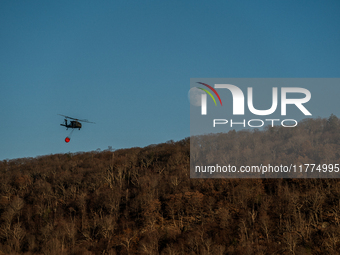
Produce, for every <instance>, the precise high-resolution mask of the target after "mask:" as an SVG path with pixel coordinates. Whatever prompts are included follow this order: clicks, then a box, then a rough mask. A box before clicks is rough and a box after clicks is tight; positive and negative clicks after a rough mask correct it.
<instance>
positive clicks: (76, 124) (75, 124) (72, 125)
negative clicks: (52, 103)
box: [58, 114, 95, 143]
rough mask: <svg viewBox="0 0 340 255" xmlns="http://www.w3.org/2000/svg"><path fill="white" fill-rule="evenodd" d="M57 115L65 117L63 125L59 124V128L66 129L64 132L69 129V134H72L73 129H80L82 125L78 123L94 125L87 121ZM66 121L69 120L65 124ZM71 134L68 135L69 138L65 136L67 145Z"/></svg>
mask: <svg viewBox="0 0 340 255" xmlns="http://www.w3.org/2000/svg"><path fill="white" fill-rule="evenodd" d="M58 115H60V116H63V117H65V119H64V121H65V123H63V124H60V126H64V127H66V130H68V129H69V128H72V132H71V134H72V133H73V130H74V129H75V128H78V129H79V130H80V129H81V127H82V125H81V123H80V122H87V123H93V124H95V123H94V122H91V121H88V120H80V119H76V118H72V117H69V116H65V115H62V114H58ZM67 119H70V123H67ZM71 134H69V136H67V137H66V138H65V142H66V143H68V142H69V141H70V140H71V138H70V137H71Z"/></svg>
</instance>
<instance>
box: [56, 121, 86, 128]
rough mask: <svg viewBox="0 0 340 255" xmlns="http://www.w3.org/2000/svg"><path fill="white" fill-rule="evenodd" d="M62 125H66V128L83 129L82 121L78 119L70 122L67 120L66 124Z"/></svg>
mask: <svg viewBox="0 0 340 255" xmlns="http://www.w3.org/2000/svg"><path fill="white" fill-rule="evenodd" d="M60 126H64V127H66V129H69V128H78V129H79V130H80V129H81V123H80V122H79V121H76V120H72V121H70V123H69V124H68V123H67V120H65V124H60Z"/></svg>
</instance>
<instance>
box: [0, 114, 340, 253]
mask: <svg viewBox="0 0 340 255" xmlns="http://www.w3.org/2000/svg"><path fill="white" fill-rule="evenodd" d="M274 131H275V132H274ZM294 132H296V133H294ZM295 134H299V135H297V136H295ZM302 134H304V135H302ZM339 134H340V126H339V120H338V118H337V117H335V116H334V115H332V116H331V117H330V118H329V119H314V120H312V119H309V120H306V121H304V122H302V123H301V125H300V126H299V127H298V128H296V129H295V130H293V129H284V128H268V129H266V130H265V131H254V132H250V131H249V132H248V131H247V132H244V131H242V132H235V131H230V132H229V133H227V134H221V135H223V136H229V137H228V139H227V140H226V146H227V147H228V146H229V147H230V148H233V147H234V146H235V144H237V146H238V147H237V148H238V149H237V150H233V149H230V153H229V154H228V157H229V160H230V161H233V162H234V161H235V162H234V163H235V164H238V163H240V162H242V163H246V164H248V163H251V162H253V161H256V160H257V161H261V160H269V161H270V160H274V161H277V162H283V161H287V160H289V158H292V157H293V158H294V160H295V159H299V157H305V158H304V160H306V157H307V158H308V160H313V161H315V162H319V161H320V162H321V161H322V159H325V157H327V160H337V161H338V163H340V162H339V158H340V156H339V153H340V147H339V146H340V135H339ZM231 137H233V139H230V138H231ZM297 137H300V139H296V138H297ZM289 138H292V139H291V141H290V142H288V141H289ZM202 139H203V138H202ZM251 139H253V140H254V141H258V143H255V145H254V144H253V143H252V142H251V141H252V140H251ZM245 141H248V142H249V144H251V146H247V145H246V143H245ZM294 141H295V143H294ZM259 145H261V146H260V149H259V147H257V146H259ZM273 148H276V150H275V153H274V152H273V150H272V149H273ZM303 148H304V149H303ZM233 153H234V154H233ZM273 155H275V158H274V159H273V157H274V156H273ZM261 157H262V158H261ZM236 161H238V162H236ZM189 165H190V139H189V138H187V139H184V140H181V141H179V142H173V141H169V142H167V143H163V144H158V145H151V146H148V147H145V148H130V149H121V150H116V151H109V150H108V151H102V152H97V151H96V152H86V153H67V154H57V155H48V156H42V157H37V158H23V159H16V160H10V161H1V162H0V254H56V255H57V254H79V255H80V254H162V255H165V254H169V255H170V254H171V255H173V254H214V255H215V254H216V255H219V254H220V255H222V254H242V255H245V254H339V253H338V250H339V249H340V243H339V240H340V202H339V201H340V200H339V198H340V182H339V181H338V179H268V178H267V179H190V172H189Z"/></svg>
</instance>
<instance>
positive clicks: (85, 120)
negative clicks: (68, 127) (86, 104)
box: [58, 114, 96, 124]
mask: <svg viewBox="0 0 340 255" xmlns="http://www.w3.org/2000/svg"><path fill="white" fill-rule="evenodd" d="M58 115H60V116H63V117H65V118H68V119H72V120H75V121H81V122H87V123H93V124H96V123H94V122H91V121H88V120H87V119H84V120H80V119H76V118H72V117H69V116H65V115H62V114H58Z"/></svg>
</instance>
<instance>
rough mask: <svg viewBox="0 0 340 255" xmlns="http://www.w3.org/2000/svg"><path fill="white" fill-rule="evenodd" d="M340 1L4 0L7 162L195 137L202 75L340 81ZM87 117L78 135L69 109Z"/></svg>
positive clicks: (0, 13)
mask: <svg viewBox="0 0 340 255" xmlns="http://www.w3.org/2000/svg"><path fill="white" fill-rule="evenodd" d="M339 13H340V2H339V1H337V0H334V1H311V0H309V1H201V0H196V1H9V0H8V1H7V0H4V1H1V2H0V88H1V93H0V107H1V111H0V118H1V122H0V160H3V159H13V158H23V157H36V156H39V155H46V154H55V153H66V152H79V151H92V150H96V149H98V148H100V149H101V150H105V149H107V148H108V146H112V148H114V149H119V148H129V147H136V146H138V147H144V146H147V145H149V144H156V143H161V142H166V141H168V140H175V141H177V140H180V139H183V138H185V137H188V136H189V135H190V127H189V126H190V118H189V108H190V104H189V101H188V98H187V94H188V90H189V83H190V78H199V77H206V78H208V77H236V78H238V77H249V78H254V77H287V78H288V77H292V78H294V77H340V68H339V67H340V65H339V63H340V47H339V43H340V16H339ZM58 113H60V114H64V115H68V116H72V117H77V118H86V119H89V120H90V121H94V122H96V124H84V126H83V128H82V129H81V130H80V131H78V130H75V131H74V132H73V135H72V137H71V142H70V143H68V144H66V143H65V142H64V138H65V137H66V136H67V135H68V134H69V133H70V130H68V131H66V129H65V128H63V127H61V126H60V125H59V124H60V123H62V122H63V118H62V117H61V116H58V115H57V114H58Z"/></svg>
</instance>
